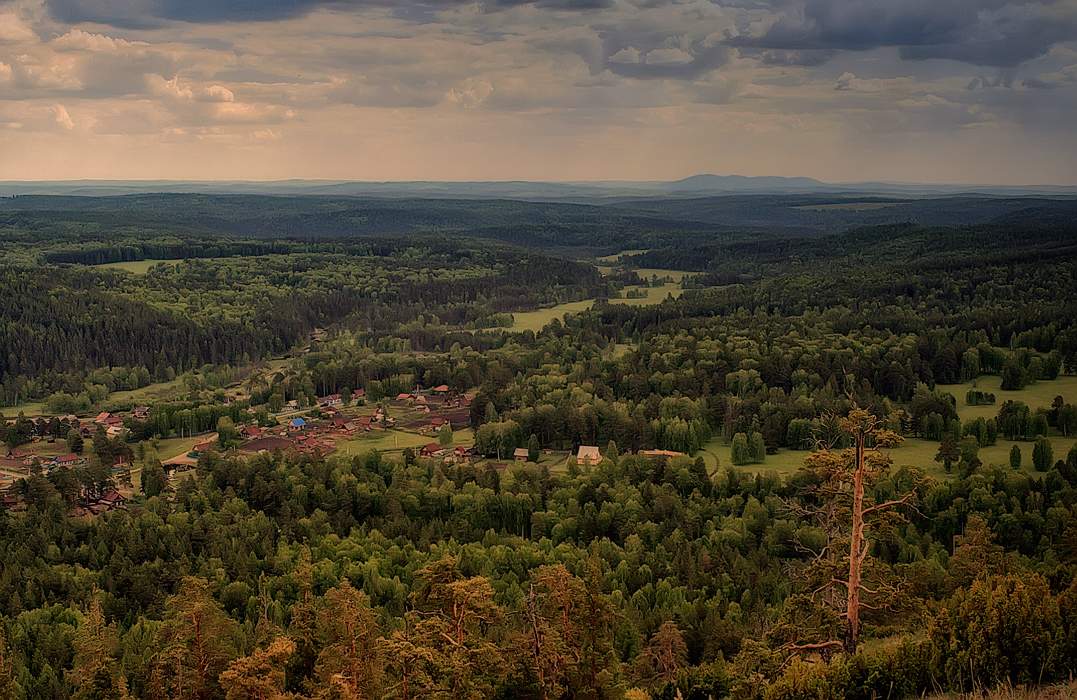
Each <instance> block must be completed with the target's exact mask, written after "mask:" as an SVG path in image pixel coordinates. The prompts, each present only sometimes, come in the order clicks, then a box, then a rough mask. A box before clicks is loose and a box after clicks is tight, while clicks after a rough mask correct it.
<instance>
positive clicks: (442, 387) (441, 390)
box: [430, 384, 449, 394]
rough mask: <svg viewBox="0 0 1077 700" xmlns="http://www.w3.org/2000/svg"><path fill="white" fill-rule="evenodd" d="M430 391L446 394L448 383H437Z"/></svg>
mask: <svg viewBox="0 0 1077 700" xmlns="http://www.w3.org/2000/svg"><path fill="white" fill-rule="evenodd" d="M430 391H432V392H434V393H435V394H448V393H449V385H448V384H438V385H437V386H436V387H434V388H433V389H431V390H430Z"/></svg>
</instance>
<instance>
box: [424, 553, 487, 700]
mask: <svg viewBox="0 0 1077 700" xmlns="http://www.w3.org/2000/svg"><path fill="white" fill-rule="evenodd" d="M417 578H418V581H419V583H418V588H417V590H416V591H415V592H414V593H413V594H412V598H413V600H414V602H415V604H416V608H417V610H416V611H415V612H414V613H412V614H411V618H412V619H411V624H412V625H413V626H414V631H415V636H416V637H417V639H418V640H419V644H420V645H422V646H424V647H426V649H427V650H428V652H429V653H430V654H431V657H430V658H431V659H432V660H433V666H434V668H435V669H436V674H435V675H433V678H434V679H435V681H436V683H437V690H438V691H439V692H441V693H446V694H448V695H451V696H452V697H457V698H466V699H469V700H470V699H474V700H479V699H480V698H486V697H490V695H491V694H492V693H493V690H494V688H495V687H496V685H497V683H498V682H499V681H500V679H501V678H503V677H504V675H505V672H506V664H505V659H504V658H503V657H502V655H501V650H500V649H499V648H498V646H497V644H496V643H495V642H494V641H493V638H492V633H493V632H494V630H495V629H496V628H497V627H498V626H499V625H500V623H501V620H502V617H503V612H502V610H501V608H500V607H499V606H498V605H497V604H496V603H495V602H494V590H493V587H492V586H491V585H490V582H489V581H488V580H487V579H486V578H483V577H481V576H474V577H470V578H464V577H462V576H461V575H460V573H459V571H458V570H457V568H456V559H455V558H453V557H444V558H442V559H440V560H438V561H436V562H433V563H431V564H429V565H427V566H426V567H424V568H423V569H421V570H420V571H419V572H418V573H417Z"/></svg>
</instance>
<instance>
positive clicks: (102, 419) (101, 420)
mask: <svg viewBox="0 0 1077 700" xmlns="http://www.w3.org/2000/svg"><path fill="white" fill-rule="evenodd" d="M111 417H112V414H111V413H109V412H108V411H101V412H100V413H98V414H97V415H96V416H95V417H94V419H93V422H94V423H96V424H97V425H105V424H106V423H108V419H109V418H111Z"/></svg>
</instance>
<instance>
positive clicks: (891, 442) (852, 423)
mask: <svg viewBox="0 0 1077 700" xmlns="http://www.w3.org/2000/svg"><path fill="white" fill-rule="evenodd" d="M837 425H838V428H839V431H840V434H841V435H842V436H844V437H845V438H846V439H847V440H848V441H849V442H851V443H852V447H849V448H844V449H831V448H829V447H826V446H824V447H823V449H820V450H817V451H815V452H812V453H811V454H810V455H809V456H808V458H807V459H806V460H805V470H806V471H807V472H808V473H809V474H810V475H811V476H812V477H813V482H812V483H810V484H809V485H807V486H806V487H805V488H804V489H803V493H802V500H801V501H800V502H799V503H793V504H791V507H793V508H794V509H795V510H797V511H799V513H800V515H802V516H804V517H808V518H810V519H812V520H813V521H814V522H815V523H816V524H817V525H818V526H819V527H821V528H822V529H823V531H824V532H825V533H826V535H827V539H826V542H825V544H824V546H823V547H822V548H821V549H819V550H813V551H815V558H814V560H813V561H812V562H811V563H810V564H809V566H808V569H807V572H806V573H807V580H808V582H809V584H810V585H811V586H812V587H813V588H814V590H816V591H818V592H819V593H825V592H828V591H832V592H833V591H836V592H837V593H834V594H832V595H825V596H823V600H824V604H826V605H827V606H829V607H833V608H835V609H836V610H837V612H838V614H839V616H840V618H841V619H842V621H843V625H842V626H843V630H842V634H841V637H842V638H841V639H840V640H839V639H833V638H830V639H823V640H817V641H811V642H808V643H806V644H805V643H801V642H799V641H795V642H793V643H791V648H794V649H796V650H820V649H833V648H844V649H845V651H846V652H848V653H854V652H855V651H856V649H857V646H858V644H859V641H860V626H861V613H862V610H863V609H864V607H865V603H864V602H863V600H862V597H863V596H864V595H870V596H872V597H874V598H876V599H877V600H875V601H874V602H873V603H872V604H871V605H870V606H868V608H869V609H877V608H883V607H887V606H890V605H893V604H895V600H896V598H897V594H898V591H897V589H896V588H895V587H894V586H893V585H892V584H890V583H888V582H887V581H886V580H885V576H883V575H882V572H880V571H876V570H875V567H872V566H869V564H873V563H874V562H873V561H871V558H870V552H871V545H872V535H873V532H874V530H875V529H876V528H877V527H878V528H881V527H882V526H883V524H884V522H883V521H885V520H890V521H893V520H894V519H900V518H901V516H900V514H899V512H898V511H896V509H897V508H899V507H902V506H909V505H911V504H912V503H913V501H914V500H915V498H916V490H915V486H914V487H913V488H912V489H910V490H908V491H907V492H906V493H904V495H900V496H894V497H893V498H889V499H887V500H884V501H875V500H874V499H873V498H872V497H871V493H873V491H874V489H873V486H874V484H876V483H877V482H878V481H879V480H880V479H882V478H884V477H885V476H887V474H888V473H889V469H890V464H891V460H890V456H889V454H888V453H887V452H886V451H885V450H886V449H887V448H892V447H895V446H896V445H898V444H899V443H900V442H901V437H900V436H898V435H897V434H896V433H894V432H893V431H891V430H888V429H886V428H884V427H883V425H884V423H883V421H881V420H880V419H879V418H877V417H875V416H874V415H872V414H871V413H869V412H868V411H866V410H864V409H862V408H858V407H854V408H853V409H852V410H850V411H849V413H848V415H847V416H845V417H844V418H841V419H840V420H839V421H838V423H837ZM843 543H844V544H843ZM843 547H844V552H846V554H845V556H843V557H840V558H839V557H838V556H837V552H838V551H839V549H841V548H843ZM867 574H872V576H873V577H875V578H879V579H880V580H878V581H873V582H872V585H871V586H869V585H867V584H866V583H865V580H866V578H867ZM839 593H840V594H839ZM816 597H817V596H816V595H813V596H812V600H813V601H814V600H815V599H816Z"/></svg>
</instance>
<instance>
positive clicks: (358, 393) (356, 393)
mask: <svg viewBox="0 0 1077 700" xmlns="http://www.w3.org/2000/svg"><path fill="white" fill-rule="evenodd" d="M365 398H366V389H354V390H352V401H358V400H359V399H365Z"/></svg>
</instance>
